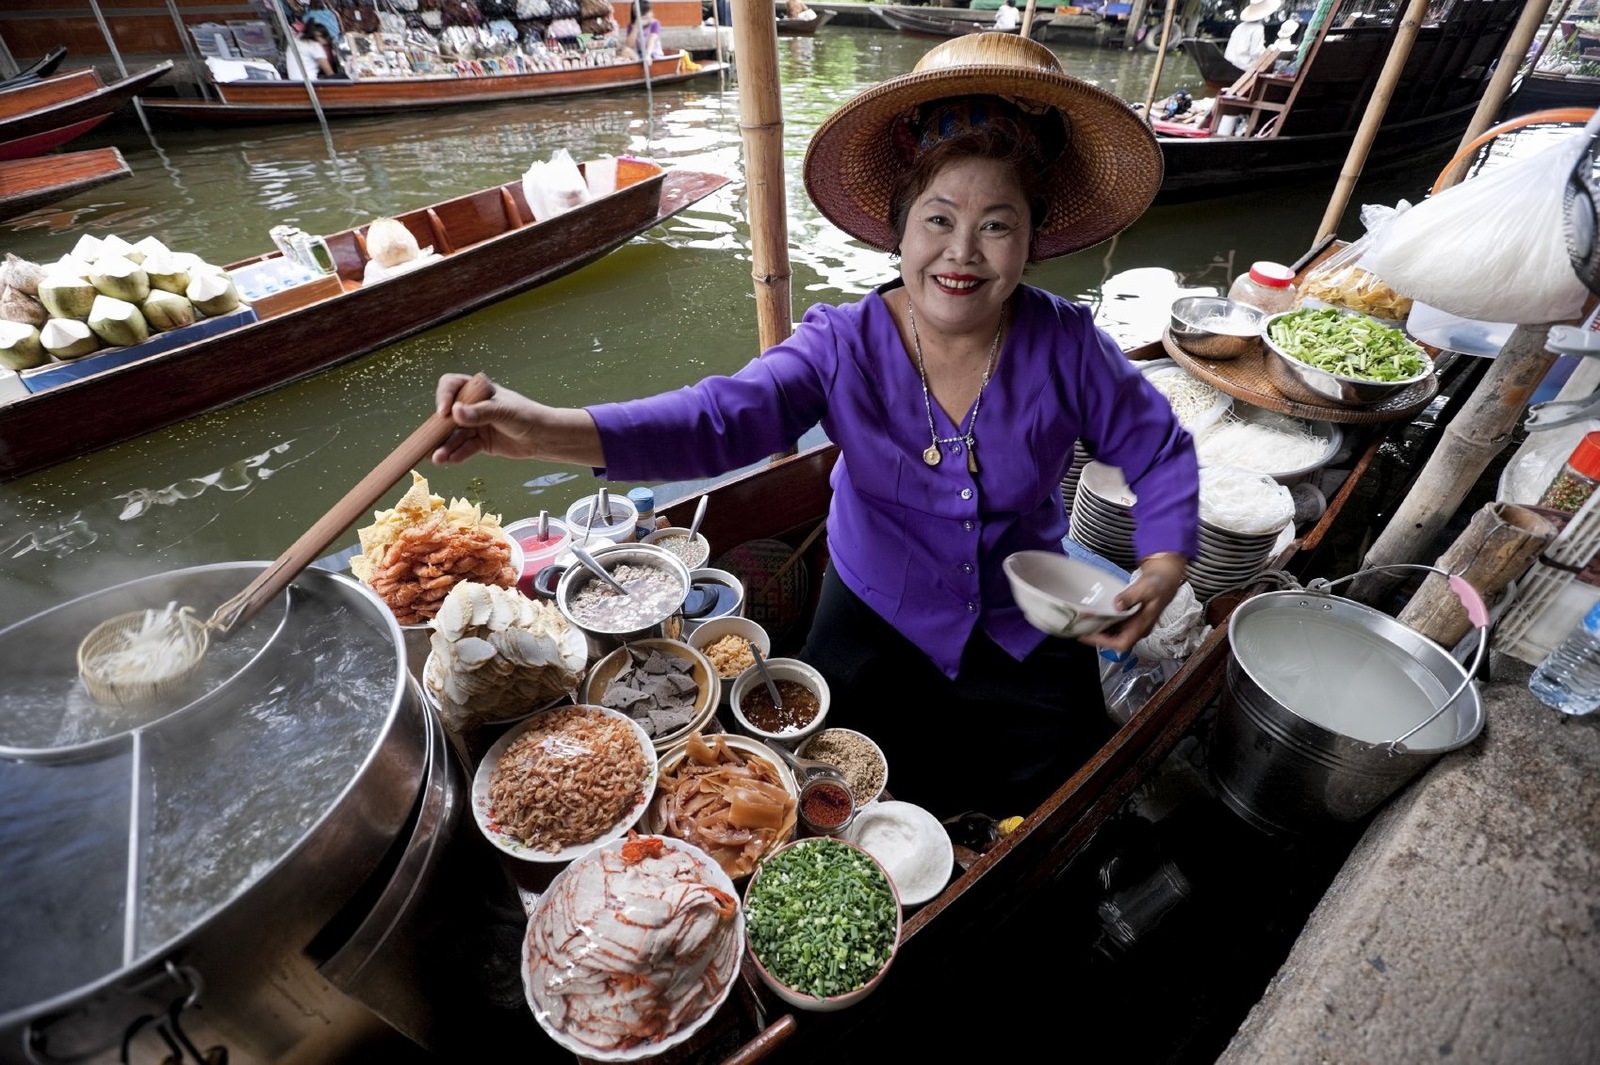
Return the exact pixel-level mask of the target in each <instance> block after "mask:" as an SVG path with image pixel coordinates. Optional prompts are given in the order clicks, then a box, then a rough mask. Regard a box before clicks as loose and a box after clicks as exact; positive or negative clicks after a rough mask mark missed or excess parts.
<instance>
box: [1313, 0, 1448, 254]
mask: <svg viewBox="0 0 1600 1065" xmlns="http://www.w3.org/2000/svg"><path fill="white" fill-rule="evenodd" d="M1427 13H1428V0H1411V3H1410V5H1409V6H1407V7H1406V13H1405V16H1404V17H1403V18H1402V19H1401V20H1400V29H1399V32H1397V33H1396V34H1395V38H1394V43H1393V44H1391V45H1390V46H1389V58H1388V59H1386V60H1384V63H1383V71H1382V72H1381V73H1380V74H1379V75H1378V84H1377V86H1376V87H1375V88H1374V89H1373V90H1372V98H1371V99H1369V100H1368V101H1367V111H1366V114H1364V115H1362V116H1361V125H1360V126H1359V127H1357V129H1356V139H1355V140H1354V141H1353V142H1352V143H1351V145H1350V154H1348V155H1346V156H1345V159H1344V169H1343V170H1341V171H1340V172H1339V183H1338V184H1337V185H1335V186H1334V189H1333V196H1332V198H1330V199H1329V200H1328V209H1327V211H1325V212H1324V213H1323V215H1322V225H1321V226H1319V227H1318V228H1317V239H1318V240H1321V239H1322V238H1323V237H1331V236H1333V234H1334V233H1336V232H1337V231H1338V229H1339V219H1340V218H1341V217H1343V216H1344V209H1345V205H1346V204H1348V203H1349V202H1350V193H1351V192H1353V191H1355V187H1356V180H1357V179H1358V178H1360V177H1361V168H1362V167H1363V166H1365V165H1366V163H1367V152H1369V151H1370V150H1371V149H1372V141H1373V138H1375V137H1376V136H1377V135H1378V127H1379V126H1381V125H1383V115H1384V112H1386V111H1388V110H1389V100H1390V98H1392V97H1393V96H1394V88H1395V86H1396V85H1398V84H1399V83H1400V74H1401V72H1402V71H1403V70H1405V66H1406V59H1407V58H1408V57H1409V56H1410V55H1411V45H1412V43H1413V42H1415V41H1416V39H1417V30H1418V29H1420V28H1421V27H1422V18H1423V16H1424V15H1426V14H1427Z"/></svg>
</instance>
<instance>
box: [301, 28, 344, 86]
mask: <svg viewBox="0 0 1600 1065" xmlns="http://www.w3.org/2000/svg"><path fill="white" fill-rule="evenodd" d="M295 46H296V47H297V48H298V49H299V50H300V58H301V60H303V61H304V63H305V68H306V72H307V73H309V74H310V75H311V77H312V79H313V80H316V81H322V80H325V79H329V78H343V77H344V76H345V75H344V67H343V66H342V65H341V64H340V62H339V49H338V46H336V45H335V44H334V43H333V37H332V35H331V34H329V33H328V29H327V27H326V26H324V25H323V24H322V23H320V22H307V23H306V27H305V29H304V30H303V31H302V32H301V34H300V38H299V40H297V41H295ZM299 73H300V71H299V70H298V69H295V65H294V64H293V63H291V64H290V70H289V74H290V76H291V77H293V76H297V75H298V74H299Z"/></svg>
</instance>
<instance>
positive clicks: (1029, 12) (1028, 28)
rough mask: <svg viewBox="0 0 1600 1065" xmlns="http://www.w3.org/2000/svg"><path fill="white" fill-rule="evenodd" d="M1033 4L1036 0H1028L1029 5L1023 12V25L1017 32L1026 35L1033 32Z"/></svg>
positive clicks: (1030, 34)
mask: <svg viewBox="0 0 1600 1065" xmlns="http://www.w3.org/2000/svg"><path fill="white" fill-rule="evenodd" d="M1033 5H1034V0H1028V6H1027V7H1026V8H1024V9H1023V12H1022V25H1021V26H1020V27H1019V28H1018V29H1017V32H1018V33H1019V34H1021V35H1022V36H1024V37H1030V36H1032V34H1033Z"/></svg>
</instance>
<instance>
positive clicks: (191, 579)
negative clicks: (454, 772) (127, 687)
mask: <svg viewBox="0 0 1600 1065" xmlns="http://www.w3.org/2000/svg"><path fill="white" fill-rule="evenodd" d="M261 566H262V563H255V562H250V563H231V564H225V565H216V566H206V567H200V568H196V569H189V570H182V571H179V572H176V573H171V574H164V575H161V576H157V577H150V578H145V579H143V580H140V581H135V582H132V583H130V584H127V585H122V586H119V587H117V588H114V589H111V590H109V591H107V592H102V593H96V594H94V595H90V596H87V597H85V598H83V599H79V600H75V601H74V602H71V603H68V604H65V605H63V606H61V607H57V608H55V609H53V610H50V611H47V612H45V613H43V614H40V615H37V616H35V617H33V618H29V619H27V620H26V621H22V622H19V623H17V624H15V625H12V626H11V627H9V628H7V629H5V630H3V631H0V672H3V674H4V675H5V676H6V677H7V678H8V684H7V685H6V688H5V690H4V692H3V693H0V755H3V756H4V759H5V760H0V957H4V958H5V963H4V964H3V965H0V1059H3V1060H19V1061H20V1060H25V1059H28V1058H31V1059H32V1060H41V1061H42V1060H69V1059H70V1060H83V1061H99V1060H105V1061H114V1060H116V1059H117V1056H118V1050H119V1047H120V1044H121V1042H122V1040H123V1039H124V1038H125V1037H126V1036H127V1035H128V1033H129V1032H130V1030H131V1031H134V1032H135V1038H136V1039H139V1040H145V1039H148V1038H150V1032H149V1030H148V1029H149V1028H150V1027H153V1026H155V1025H158V1024H159V1023H160V1022H159V1018H160V1017H161V1016H163V1015H164V1013H165V1011H167V1010H168V1009H169V1008H171V1007H173V1005H174V1004H175V1003H177V1004H180V1007H179V1008H181V1009H186V1008H187V1007H188V1006H194V1005H198V1006H200V1007H201V1009H200V1010H199V1011H198V1014H197V1013H196V1012H195V1011H193V1010H190V1011H189V1013H188V1016H189V1017H190V1023H191V1024H193V1023H196V1019H197V1018H199V1019H203V1024H204V1026H205V1029H206V1033H207V1036H206V1039H204V1040H200V1041H202V1042H220V1043H222V1044H223V1045H226V1046H227V1047H228V1049H229V1051H230V1054H231V1057H232V1060H233V1061H235V1062H240V1061H243V1062H286V1061H327V1060H333V1059H335V1058H337V1057H338V1056H339V1054H340V1052H341V1050H342V1049H343V1048H346V1047H349V1046H351V1045H354V1044H356V1043H358V1042H362V1041H364V1040H365V1039H367V1038H368V1037H369V1036H370V1035H371V1033H372V1032H373V1031H374V1030H376V1029H381V1027H382V1025H381V1021H379V1019H378V1018H377V1016H376V1015H375V1014H374V1013H373V1012H372V1011H371V1010H369V1009H367V1008H366V1007H364V1006H363V1005H362V1004H361V1003H360V1002H358V1001H357V1000H356V999H355V998H352V997H350V996H347V995H344V994H341V993H340V992H339V991H337V990H336V989H334V988H333V987H331V986H330V984H329V983H328V982H327V980H326V979H325V978H324V976H323V975H321V974H319V973H318V971H317V966H318V964H319V963H320V962H321V961H323V960H327V959H329V958H330V957H337V953H336V952H337V950H338V949H339V948H340V947H341V945H342V944H344V943H345V942H346V941H347V940H352V939H356V938H357V937H355V936H352V934H351V932H350V930H349V926H350V924H354V925H357V926H359V925H360V922H359V921H353V922H352V921H351V914H350V906H351V905H352V900H353V899H356V898H357V897H358V895H359V896H361V897H362V898H365V897H366V896H365V895H363V894H362V892H363V889H364V888H365V889H370V881H371V879H372V877H373V874H374V873H375V871H378V870H380V869H383V868H387V866H386V857H385V856H386V854H389V853H390V852H391V848H392V847H393V846H394V845H395V844H396V840H397V838H399V839H402V841H403V838H404V837H403V835H402V834H403V833H406V832H407V831H408V829H409V828H410V827H411V826H413V825H414V824H415V821H416V818H417V812H416V811H417V809H418V803H419V796H421V795H422V794H423V792H424V782H425V774H427V773H428V771H429V765H430V756H429V750H430V732H429V730H430V727H431V726H430V722H429V719H428V718H427V716H426V712H425V710H424V708H423V705H422V702H421V699H420V693H419V692H418V691H417V689H416V686H415V685H414V684H413V683H410V682H409V681H408V677H407V673H406V664H405V657H404V654H403V650H402V643H401V635H400V631H399V628H398V626H397V625H396V624H395V621H394V618H393V616H392V615H391V614H390V612H389V611H388V610H387V609H386V608H385V607H384V606H383V604H382V603H381V602H380V601H379V600H378V599H377V598H376V597H375V596H373V595H372V593H371V592H369V591H367V590H366V589H365V588H363V587H362V586H361V585H359V584H357V583H356V582H355V581H352V580H350V579H348V578H346V577H342V576H338V575H335V574H330V573H325V572H322V571H319V570H309V571H307V572H306V573H305V574H303V575H302V576H301V577H299V578H298V579H297V580H296V582H295V584H294V585H293V586H292V587H291V588H290V590H289V591H288V592H287V593H286V596H285V600H286V601H285V603H284V605H283V606H282V607H280V608H276V609H273V610H269V611H264V612H263V615H262V617H261V618H258V619H257V621H256V622H254V623H253V624H252V626H251V627H250V628H249V629H248V630H246V631H244V632H241V633H240V634H238V635H237V636H235V637H234V638H233V639H230V640H229V641H226V642H224V643H223V644H220V645H217V646H215V647H214V648H213V649H212V650H211V651H210V652H208V656H207V663H206V668H207V670H208V671H209V673H208V676H209V680H208V681H207V683H208V684H209V685H210V687H209V688H208V689H207V690H203V691H199V692H195V693H191V694H192V696H193V697H192V698H190V699H189V700H188V701H187V702H185V703H184V705H182V706H176V707H174V708H171V709H172V712H170V713H165V714H164V716H163V714H161V713H154V714H148V715H145V716H143V717H141V718H138V719H106V718H104V717H103V716H102V715H101V714H100V712H99V709H98V708H97V707H94V706H93V705H92V704H90V703H87V702H86V701H85V700H84V697H83V696H82V694H81V690H80V686H79V684H78V681H77V676H76V665H75V663H74V660H73V653H74V651H75V649H76V646H77V642H78V640H79V639H80V638H81V636H82V635H83V634H84V633H86V632H88V631H89V630H90V629H91V628H92V627H93V626H94V625H95V624H96V623H98V622H99V621H101V620H103V619H104V618H106V617H109V616H111V615H114V614H117V613H120V612H122V611H124V610H127V609H130V608H132V609H137V608H139V607H142V606H143V607H160V606H162V605H164V604H165V603H167V602H169V601H177V602H179V603H185V604H192V605H194V606H195V607H197V608H199V609H200V610H201V611H202V612H209V611H210V609H211V608H212V607H213V606H214V605H215V604H217V603H220V602H222V601H223V600H224V599H226V598H228V597H229V596H230V595H232V594H233V593H235V592H236V591H238V589H240V588H242V587H244V586H245V585H246V584H248V583H249V581H250V579H251V578H252V577H253V576H254V575H255V574H256V573H257V572H258V571H259V569H260V568H261ZM388 862H389V864H392V862H393V859H392V857H391V858H390V859H388ZM336 915H337V916H338V917H339V920H337V921H336V920H335V918H336ZM357 916H359V915H357ZM347 922H348V924H347ZM341 927H342V928H344V931H343V932H338V931H337V929H339V928H341ZM368 935H369V936H370V935H371V933H370V932H369V933H368ZM354 949H357V950H359V949H360V948H359V947H357V948H354ZM350 957H351V955H346V958H345V962H346V964H345V965H344V967H345V968H348V964H347V963H348V962H349V959H350ZM147 1016H153V1017H155V1018H158V1020H156V1021H148V1020H146V1021H141V1018H145V1017H147ZM141 1026H143V1027H144V1028H146V1029H147V1030H146V1031H144V1033H143V1034H142V1035H140V1034H138V1030H139V1028H140V1027H141ZM155 1045H157V1046H159V1043H157V1044H155Z"/></svg>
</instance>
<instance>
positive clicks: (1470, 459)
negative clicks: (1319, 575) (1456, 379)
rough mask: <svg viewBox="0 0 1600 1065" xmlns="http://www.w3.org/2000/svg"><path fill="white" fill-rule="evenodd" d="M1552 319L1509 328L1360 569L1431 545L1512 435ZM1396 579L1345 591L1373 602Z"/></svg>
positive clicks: (1376, 577)
mask: <svg viewBox="0 0 1600 1065" xmlns="http://www.w3.org/2000/svg"><path fill="white" fill-rule="evenodd" d="M1551 324H1554V323H1549V324H1545V325H1519V326H1517V328H1516V329H1515V330H1514V331H1513V332H1512V334H1511V338H1510V339H1509V340H1507V341H1506V343H1505V346H1504V347H1502V348H1501V349H1500V354H1499V355H1498V356H1496V357H1495V360H1494V362H1493V363H1491V364H1490V367H1489V372H1488V373H1487V374H1485V375H1484V377H1483V380H1482V381H1480V382H1478V387H1477V388H1476V389H1475V390H1473V393H1472V395H1471V396H1470V397H1469V398H1468V399H1467V402H1466V405H1465V406H1463V407H1462V408H1461V410H1460V411H1459V412H1458V413H1457V414H1456V416H1455V417H1454V418H1452V419H1451V420H1450V424H1449V425H1447V426H1445V429H1444V432H1443V433H1442V434H1441V435H1440V438H1439V446H1438V448H1436V449H1435V450H1434V453H1433V455H1432V456H1431V457H1430V458H1429V459H1428V462H1427V464H1426V465H1425V466H1423V468H1422V472H1421V473H1419V474H1418V475H1417V479H1416V481H1415V483H1413V484H1412V486H1411V489H1410V491H1408V492H1407V493H1406V497H1405V499H1404V500H1403V501H1402V502H1401V504H1400V507H1399V509H1397V510H1396V511H1395V513H1394V516H1393V517H1391V518H1390V519H1389V523H1388V525H1386V526H1384V529H1383V532H1382V533H1381V534H1379V536H1378V539H1377V540H1376V541H1375V542H1374V543H1373V545H1372V548H1371V550H1369V551H1368V552H1367V557H1366V559H1365V560H1364V562H1363V567H1367V566H1384V565H1388V564H1390V563H1394V562H1415V561H1417V560H1418V559H1420V558H1422V557H1423V555H1424V553H1425V552H1427V551H1428V550H1429V549H1430V548H1431V547H1432V545H1433V542H1434V540H1435V539H1437V538H1438V536H1439V533H1440V532H1442V531H1443V530H1444V526H1445V523H1446V522H1448V521H1449V520H1450V516H1451V515H1452V514H1454V513H1455V512H1456V508H1458V507H1459V506H1460V505H1461V501H1462V500H1463V499H1465V498H1466V495H1467V492H1468V491H1470V490H1471V488H1472V486H1473V485H1474V484H1476V483H1477V481H1478V478H1479V477H1480V476H1482V474H1483V471H1484V470H1485V469H1486V468H1487V467H1488V465H1489V462H1490V460H1491V459H1493V458H1494V457H1495V456H1496V455H1497V454H1499V453H1500V451H1501V449H1503V448H1504V447H1505V446H1506V444H1507V443H1508V442H1509V441H1510V439H1511V432H1512V430H1513V429H1515V428H1516V425H1517V420H1518V419H1519V418H1521V417H1522V412H1523V410H1524V409H1526V407H1527V406H1528V399H1529V397H1531V396H1532V395H1533V392H1534V389H1536V388H1538V387H1539V382H1540V381H1543V380H1544V375H1545V374H1546V373H1547V372H1548V371H1549V369H1550V366H1551V364H1552V363H1554V362H1555V359H1556V357H1555V356H1554V355H1552V354H1551V353H1550V352H1548V351H1546V350H1545V346H1544V344H1545V335H1546V334H1547V333H1549V331H1550V325H1551ZM1399 580H1400V578H1399V577H1398V576H1395V575H1393V574H1391V573H1388V572H1383V573H1373V574H1368V575H1366V576H1363V577H1361V578H1359V579H1358V580H1356V581H1354V582H1353V583H1352V585H1351V596H1352V598H1356V599H1361V600H1363V601H1365V602H1367V603H1376V602H1377V601H1378V600H1380V599H1381V598H1383V596H1385V595H1386V594H1388V592H1389V590H1390V589H1392V588H1393V587H1394V586H1395V585H1396V584H1397V583H1399Z"/></svg>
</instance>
